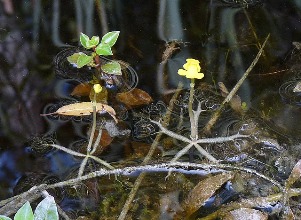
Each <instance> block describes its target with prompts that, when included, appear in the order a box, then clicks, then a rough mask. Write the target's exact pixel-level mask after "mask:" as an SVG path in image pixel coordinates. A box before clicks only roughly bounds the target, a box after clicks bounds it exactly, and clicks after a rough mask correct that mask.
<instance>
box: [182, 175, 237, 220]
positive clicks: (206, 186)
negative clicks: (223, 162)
mask: <svg viewBox="0 0 301 220" xmlns="http://www.w3.org/2000/svg"><path fill="white" fill-rule="evenodd" d="M233 176H234V174H233V173H221V174H218V175H215V176H211V177H208V178H206V179H204V180H202V181H200V182H199V183H198V184H197V185H196V186H195V187H194V188H193V189H192V190H191V191H190V192H189V194H188V196H187V197H186V198H185V199H184V201H183V202H182V208H183V210H184V213H181V214H182V215H183V214H185V216H186V217H188V216H190V215H192V214H193V213H194V212H195V211H197V210H198V209H199V208H200V207H202V206H203V205H204V203H205V202H206V201H207V200H208V199H209V198H210V197H211V196H212V195H213V194H214V193H215V192H216V190H218V189H219V188H220V187H221V186H222V185H223V184H224V183H225V182H227V181H228V180H230V179H232V178H233Z"/></svg>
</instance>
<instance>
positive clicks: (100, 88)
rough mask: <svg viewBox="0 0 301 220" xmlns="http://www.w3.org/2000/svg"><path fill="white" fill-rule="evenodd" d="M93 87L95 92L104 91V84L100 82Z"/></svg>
mask: <svg viewBox="0 0 301 220" xmlns="http://www.w3.org/2000/svg"><path fill="white" fill-rule="evenodd" d="M93 89H94V92H95V93H100V92H101V91H102V86H101V85H100V84H95V85H94V86H93Z"/></svg>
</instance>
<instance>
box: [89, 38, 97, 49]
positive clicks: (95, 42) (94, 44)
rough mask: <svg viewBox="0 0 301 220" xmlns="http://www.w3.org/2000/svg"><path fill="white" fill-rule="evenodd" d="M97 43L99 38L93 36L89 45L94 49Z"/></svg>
mask: <svg viewBox="0 0 301 220" xmlns="http://www.w3.org/2000/svg"><path fill="white" fill-rule="evenodd" d="M98 43H99V37H98V36H93V37H92V38H91V40H90V44H91V45H93V47H96V46H97V44H98Z"/></svg>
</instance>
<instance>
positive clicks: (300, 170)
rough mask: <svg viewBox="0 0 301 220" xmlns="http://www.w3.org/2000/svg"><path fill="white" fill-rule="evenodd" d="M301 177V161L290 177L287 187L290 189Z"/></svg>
mask: <svg viewBox="0 0 301 220" xmlns="http://www.w3.org/2000/svg"><path fill="white" fill-rule="evenodd" d="M300 177H301V160H299V161H298V162H297V163H296V165H295V166H294V168H293V170H292V172H291V174H290V176H289V177H288V179H287V180H286V184H285V186H286V187H287V188H289V187H290V186H291V185H293V184H294V183H295V182H296V181H297V180H298V179H300Z"/></svg>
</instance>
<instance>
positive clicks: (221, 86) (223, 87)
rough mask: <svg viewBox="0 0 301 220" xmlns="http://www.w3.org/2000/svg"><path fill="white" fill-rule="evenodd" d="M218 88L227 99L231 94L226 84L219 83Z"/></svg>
mask: <svg viewBox="0 0 301 220" xmlns="http://www.w3.org/2000/svg"><path fill="white" fill-rule="evenodd" d="M218 87H219V89H220V90H221V95H222V96H223V97H227V95H228V94H229V91H228V89H227V87H226V86H225V84H224V83H223V82H218Z"/></svg>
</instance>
